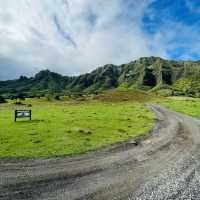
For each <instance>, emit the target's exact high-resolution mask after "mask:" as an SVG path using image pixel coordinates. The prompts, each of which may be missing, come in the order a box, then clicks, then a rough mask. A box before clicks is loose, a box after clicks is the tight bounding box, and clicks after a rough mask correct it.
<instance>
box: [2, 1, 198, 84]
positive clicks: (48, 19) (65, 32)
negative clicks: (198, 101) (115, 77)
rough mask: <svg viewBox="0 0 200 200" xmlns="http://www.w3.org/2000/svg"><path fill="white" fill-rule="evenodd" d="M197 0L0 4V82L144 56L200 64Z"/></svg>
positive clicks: (74, 71) (78, 71) (77, 70)
mask: <svg viewBox="0 0 200 200" xmlns="http://www.w3.org/2000/svg"><path fill="white" fill-rule="evenodd" d="M199 23H200V1H199V0H109V1H106V0H105V1H104V0H95V1H94V0H42V1H41V0H34V1H33V0H18V1H13V0H6V1H5V0H0V44H1V48H0V79H1V80H5V79H13V78H17V77H18V76H20V75H27V76H32V75H34V74H35V73H37V72H38V71H40V70H42V69H46V68H48V69H50V70H52V71H55V72H58V73H62V74H65V75H78V74H81V73H85V72H89V71H91V70H93V69H95V68H96V67H98V66H101V65H104V64H108V63H113V64H122V63H127V62H130V61H131V60H134V59H138V58H139V57H143V56H160V57H163V58H168V59H177V60H188V59H190V60H200V37H199V35H200V26H199Z"/></svg>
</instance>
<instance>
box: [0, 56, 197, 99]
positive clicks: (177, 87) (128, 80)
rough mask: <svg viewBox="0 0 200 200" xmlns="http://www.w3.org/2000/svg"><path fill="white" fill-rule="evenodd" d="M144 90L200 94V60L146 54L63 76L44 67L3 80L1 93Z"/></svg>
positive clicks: (32, 93)
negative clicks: (27, 74)
mask: <svg viewBox="0 0 200 200" xmlns="http://www.w3.org/2000/svg"><path fill="white" fill-rule="evenodd" d="M113 88H120V89H128V88H129V89H141V90H145V91H151V92H156V93H159V94H163V95H171V94H174V95H189V96H199V95H200V61H196V62H192V61H174V60H165V59H162V58H159V57H143V58H140V59H138V60H135V61H132V62H130V63H128V64H123V65H120V66H115V65H112V64H109V65H105V66H103V67H99V68H97V69H96V70H94V71H92V72H91V73H87V74H83V75H80V76H74V77H69V76H62V75H60V74H57V73H54V72H50V71H48V70H44V71H41V72H39V73H38V74H36V75H35V76H34V77H31V78H27V77H24V76H22V77H20V78H19V79H17V80H9V81H0V95H3V96H6V97H8V96H11V95H15V94H17V93H25V94H26V95H27V96H36V95H45V94H52V93H58V94H70V93H80V92H86V93H92V92H100V91H103V90H108V89H113Z"/></svg>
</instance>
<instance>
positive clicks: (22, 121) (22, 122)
mask: <svg viewBox="0 0 200 200" xmlns="http://www.w3.org/2000/svg"><path fill="white" fill-rule="evenodd" d="M41 122H44V120H39V119H34V120H21V121H16V122H15V123H17V124H24V123H27V124H35V123H41Z"/></svg>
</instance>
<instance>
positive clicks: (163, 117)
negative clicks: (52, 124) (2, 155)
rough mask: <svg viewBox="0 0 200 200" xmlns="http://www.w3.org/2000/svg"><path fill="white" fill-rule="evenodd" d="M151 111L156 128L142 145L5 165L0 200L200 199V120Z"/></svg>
mask: <svg viewBox="0 0 200 200" xmlns="http://www.w3.org/2000/svg"><path fill="white" fill-rule="evenodd" d="M150 108H151V109H152V110H153V111H154V112H155V113H156V116H157V123H156V126H155V128H154V129H153V130H152V132H151V133H150V134H149V135H148V136H147V137H145V138H143V139H139V140H137V142H133V141H129V142H126V143H121V144H116V145H113V146H112V147H109V148H107V149H104V150H101V151H98V152H91V153H88V154H85V155H81V156H75V157H66V158H54V159H46V160H26V161H22V160H21V161H13V160H0V199H3V200H12V199H13V200H23V199H30V200H33V199H34V200H35V199H37V200H38V199H39V200H44V199H48V200H54V199H59V200H60V199H61V200H62V199H63V200H79V199H80V200H84V199H85V200H87V199H89V200H90V199H91V200H93V199H95V200H104V199H106V200H112V199H113V200H118V199H127V200H135V199H141V200H145V199H146V200H150V199H152V200H156V199H200V121H199V120H197V119H194V118H191V117H188V116H185V115H182V114H178V113H176V112H172V111H169V110H167V109H165V108H162V107H160V106H157V105H151V106H150Z"/></svg>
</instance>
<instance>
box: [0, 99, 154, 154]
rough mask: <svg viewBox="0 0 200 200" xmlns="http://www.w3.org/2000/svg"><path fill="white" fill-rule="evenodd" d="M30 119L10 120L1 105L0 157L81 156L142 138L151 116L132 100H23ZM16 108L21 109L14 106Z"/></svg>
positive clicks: (6, 107) (7, 107) (10, 115)
mask: <svg viewBox="0 0 200 200" xmlns="http://www.w3.org/2000/svg"><path fill="white" fill-rule="evenodd" d="M26 103H31V104H32V105H33V107H32V108H31V109H32V113H33V116H32V121H28V120H26V119H23V120H21V119H20V120H18V121H17V122H16V123H15V122H14V110H15V109H16V107H14V105H13V104H11V103H9V104H2V105H0V145H1V148H0V157H1V158H7V157H25V158H33V157H52V156H63V155H72V154H79V153H84V152H86V151H89V150H94V149H98V148H101V147H103V146H106V145H109V144H113V143H115V142H119V141H124V140H128V139H130V138H132V137H136V136H141V135H144V134H146V133H148V131H149V130H150V129H151V128H152V127H153V125H154V118H155V116H154V114H153V113H152V112H151V111H149V110H148V109H147V108H146V107H145V106H144V104H143V103H139V102H137V101H124V102H115V101H114V102H109V101H108V102H106V101H100V100H95V101H83V102H76V101H54V102H48V101H45V100H35V99H29V100H26ZM18 109H23V106H19V107H18Z"/></svg>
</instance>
